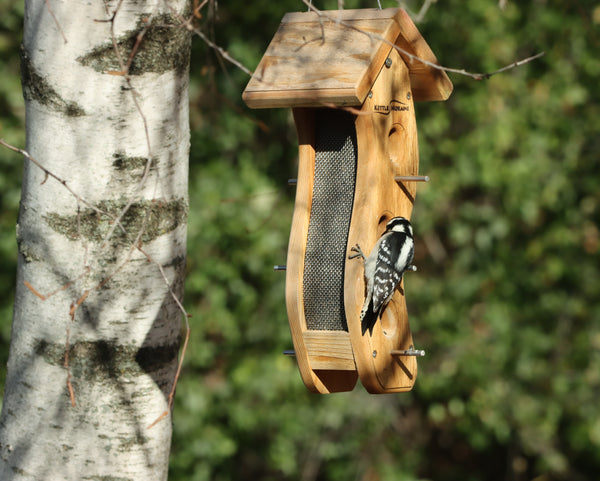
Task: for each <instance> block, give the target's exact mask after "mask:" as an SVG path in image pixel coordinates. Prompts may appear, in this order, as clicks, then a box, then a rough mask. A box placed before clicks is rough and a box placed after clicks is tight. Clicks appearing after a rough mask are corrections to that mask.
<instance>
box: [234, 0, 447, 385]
mask: <svg viewBox="0 0 600 481" xmlns="http://www.w3.org/2000/svg"><path fill="white" fill-rule="evenodd" d="M436 64H437V60H436V58H435V55H434V54H433V52H432V51H431V49H430V48H429V46H428V45H427V43H426V42H425V40H424V39H423V37H422V36H421V34H420V33H419V31H418V30H417V28H416V27H415V25H414V24H413V22H412V21H411V19H410V17H409V16H408V15H407V13H406V12H405V11H404V10H403V9H399V8H389V9H384V10H375V9H361V10H339V11H327V12H318V13H317V12H305V13H287V14H286V15H285V16H284V17H283V20H282V22H281V25H280V26H279V29H278V30H277V32H276V33H275V36H274V37H273V39H272V41H271V43H270V45H269V46H268V48H267V51H266V52H265V54H264V56H263V58H262V60H261V61H260V63H259V65H258V67H257V68H256V71H255V72H254V74H253V76H252V79H251V80H250V82H249V83H248V86H247V87H246V89H245V91H244V93H243V99H244V101H245V102H246V104H247V105H248V106H249V107H251V108H274V107H291V108H292V109H293V116H294V121H295V124H296V129H297V133H298V140H299V165H298V178H297V187H296V202H295V208H294V215H293V220H292V228H291V234H290V241H289V247H288V255H287V264H286V305H287V313H288V318H289V324H290V330H291V333H292V339H293V343H294V351H295V356H296V359H297V362H298V367H299V370H300V373H301V376H302V379H303V381H304V383H305V385H306V386H307V388H308V389H310V390H311V391H313V392H319V393H330V392H338V391H350V390H352V389H353V388H354V385H355V384H356V381H357V378H359V377H360V380H361V382H362V384H363V385H364V386H365V388H366V389H367V390H368V391H369V392H371V393H390V392H400V391H408V390H410V389H412V386H413V384H414V382H415V378H416V375H417V361H416V355H418V354H420V353H421V351H418V350H416V349H414V344H413V340H412V335H411V331H410V327H409V323H408V315H407V310H406V302H405V298H404V291H403V287H402V286H400V288H399V289H398V290H397V291H396V292H395V294H394V296H393V298H392V300H391V301H390V303H389V304H388V306H387V307H386V308H385V310H384V311H383V313H382V315H381V319H380V321H378V322H377V323H376V325H375V328H374V329H373V332H372V333H369V332H367V333H366V334H364V335H363V334H362V332H361V325H360V324H361V323H360V311H361V308H362V305H363V302H364V299H365V280H364V270H363V269H364V266H363V263H362V262H361V261H360V260H358V259H349V258H348V257H349V254H350V250H351V248H352V247H353V246H355V245H356V244H359V245H360V246H361V248H362V249H363V250H364V252H365V254H367V255H368V254H369V252H370V251H371V249H372V247H373V245H374V244H375V243H376V241H377V239H378V238H379V237H380V236H381V234H382V233H383V232H384V229H385V226H386V224H387V222H388V221H389V220H390V219H391V218H393V217H396V216H403V217H406V218H407V219H410V215H411V212H412V207H413V204H414V201H415V195H416V182H418V181H420V180H424V179H425V177H424V176H419V171H418V167H419V156H418V144H417V127H416V121H415V113H414V102H415V101H424V100H445V99H447V98H448V97H449V95H450V93H451V92H452V83H451V82H450V80H449V79H448V77H447V75H446V74H445V73H444V72H443V71H442V70H440V69H436V68H435V67H434V66H435V65H436ZM417 237H418V234H417Z"/></svg>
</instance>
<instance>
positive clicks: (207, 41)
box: [169, 5, 252, 76]
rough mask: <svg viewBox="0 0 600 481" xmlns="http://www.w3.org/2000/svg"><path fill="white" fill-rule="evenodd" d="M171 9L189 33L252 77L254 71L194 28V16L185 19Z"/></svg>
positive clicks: (171, 7)
mask: <svg viewBox="0 0 600 481" xmlns="http://www.w3.org/2000/svg"><path fill="white" fill-rule="evenodd" d="M169 8H170V9H171V12H172V13H173V15H174V16H175V17H176V18H177V19H178V20H179V21H180V22H181V25H183V26H184V27H185V28H186V29H187V30H188V31H190V32H192V33H194V34H196V35H198V37H200V38H201V39H202V41H203V42H204V43H205V44H206V45H208V46H209V47H210V48H212V49H213V50H214V51H216V52H217V53H218V54H219V55H220V56H221V57H223V58H224V59H225V60H227V61H228V62H229V63H231V64H233V65H235V66H236V67H237V68H239V69H240V70H241V71H242V72H244V73H246V74H248V75H249V76H252V70H250V69H249V68H247V67H246V66H245V65H244V64H242V63H241V62H240V61H239V60H236V59H235V58H233V57H232V56H231V55H229V53H227V51H226V50H224V49H222V48H221V47H219V46H218V45H217V44H216V43H214V42H213V41H212V40H210V39H209V38H208V37H207V36H206V35H205V34H204V32H202V30H200V29H199V28H198V27H196V26H194V24H193V19H194V16H193V15H192V17H191V18H189V19H185V18H184V17H183V16H182V15H181V14H180V13H179V12H178V11H177V10H175V8H174V7H173V6H171V5H169Z"/></svg>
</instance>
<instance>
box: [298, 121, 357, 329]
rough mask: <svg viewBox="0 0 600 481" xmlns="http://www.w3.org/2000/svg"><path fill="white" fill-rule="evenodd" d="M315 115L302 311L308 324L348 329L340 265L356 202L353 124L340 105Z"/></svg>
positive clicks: (344, 259)
mask: <svg viewBox="0 0 600 481" xmlns="http://www.w3.org/2000/svg"><path fill="white" fill-rule="evenodd" d="M315 117H316V122H315V123H316V126H315V128H316V136H315V178H314V185H313V194H312V207H311V211H310V220H309V224H308V238H307V243H306V255H305V259H304V282H303V290H304V316H305V318H306V325H307V326H306V327H307V328H308V329H309V330H316V331H323V330H331V331H347V330H348V326H347V323H346V314H345V311H344V266H345V262H346V245H347V243H348V231H349V229H350V218H351V216H352V204H353V202H354V184H355V179H356V157H357V150H356V130H355V128H354V117H353V116H352V115H351V114H349V113H347V112H344V111H343V110H331V109H327V110H322V111H319V112H318V113H317V115H316V116H315Z"/></svg>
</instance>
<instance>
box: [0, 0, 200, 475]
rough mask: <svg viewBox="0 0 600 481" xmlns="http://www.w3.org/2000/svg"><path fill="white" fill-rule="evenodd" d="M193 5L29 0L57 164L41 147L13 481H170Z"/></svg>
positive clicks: (35, 84) (16, 320)
mask: <svg viewBox="0 0 600 481" xmlns="http://www.w3.org/2000/svg"><path fill="white" fill-rule="evenodd" d="M186 7H187V5H186V2H185V1H184V0H172V1H169V2H167V1H164V0H149V1H145V2H132V1H128V0H126V1H124V2H119V1H116V0H111V1H104V2H101V1H96V2H82V1H79V0H52V1H50V2H44V1H43V0H26V1H25V28H24V39H23V49H22V80H23V92H24V97H25V100H26V116H27V118H26V122H27V132H26V134H27V145H26V151H27V152H28V154H29V156H30V157H31V158H32V159H34V160H35V161H37V162H38V163H40V164H41V165H42V167H43V168H40V167H38V166H36V165H35V164H34V163H33V162H32V161H30V160H28V159H27V158H26V159H25V164H24V177H23V187H22V199H21V208H20V213H19V219H18V229H17V241H18V247H19V264H18V274H17V292H16V299H15V309H14V316H13V327H12V338H11V345H10V356H9V363H8V377H7V380H6V389H5V395H4V400H3V405H2V413H1V415H0V457H1V459H2V463H1V466H0V479H2V480H3V481H8V480H36V481H40V480H53V481H55V480H82V479H97V480H100V479H106V480H108V479H111V480H144V481H146V480H162V479H166V478H167V466H168V456H169V446H170V440H171V419H170V411H169V409H168V408H169V403H168V396H169V393H170V391H171V388H172V384H173V380H174V376H175V370H176V367H177V355H178V348H179V342H180V333H181V330H180V326H181V319H182V309H180V308H179V307H178V304H177V302H176V300H175V298H177V299H181V296H182V293H183V276H184V270H185V239H186V220H187V206H188V198H187V169H188V167H187V160H188V152H189V128H188V104H187V102H188V98H187V88H188V66H189V54H190V36H189V35H188V32H187V31H186V29H185V28H184V27H182V26H181V25H180V23H181V22H180V21H179V20H178V19H179V18H180V17H179V14H181V13H182V12H183V10H184V9H185V8H186ZM50 8H51V10H50ZM111 19H112V21H111ZM65 40H66V42H65ZM117 48H118V51H119V55H116V53H115V49H117ZM132 51H134V53H135V55H134V56H133V57H132ZM131 59H132V60H131ZM123 68H125V70H127V72H128V73H127V75H123V73H122V72H121V73H120V74H119V71H121V70H123ZM44 169H46V170H44ZM161 268H162V273H161ZM163 273H164V275H163ZM166 410H167V412H168V415H167V416H165V418H164V419H162V420H161V421H160V422H158V423H156V424H155V425H154V426H152V427H150V428H149V426H150V425H151V424H152V423H153V422H154V421H155V420H156V419H157V418H158V417H159V416H160V415H161V413H164V412H165V411H166Z"/></svg>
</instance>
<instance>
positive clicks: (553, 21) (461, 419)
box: [0, 0, 600, 481]
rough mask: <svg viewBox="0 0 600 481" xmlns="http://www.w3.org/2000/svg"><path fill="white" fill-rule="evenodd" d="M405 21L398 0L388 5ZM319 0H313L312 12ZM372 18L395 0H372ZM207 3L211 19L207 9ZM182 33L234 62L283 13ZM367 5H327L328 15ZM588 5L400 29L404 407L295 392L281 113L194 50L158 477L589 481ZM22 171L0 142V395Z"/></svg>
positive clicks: (15, 32) (227, 11) (478, 9)
mask: <svg viewBox="0 0 600 481" xmlns="http://www.w3.org/2000/svg"><path fill="white" fill-rule="evenodd" d="M400 3H401V4H402V6H404V7H405V8H407V9H408V10H409V12H411V13H412V14H413V15H414V14H416V13H417V12H418V11H419V9H420V7H421V2H417V1H407V2H400ZM337 4H338V2H337V1H335V0H328V1H325V0H323V1H321V2H319V1H317V0H315V5H316V6H317V7H319V8H322V9H333V8H336V7H337ZM382 4H383V6H384V7H392V6H396V5H397V2H395V1H392V0H382ZM209 6H210V8H209ZM209 6H207V7H205V8H204V9H203V11H202V12H203V18H202V19H201V20H200V21H199V24H200V26H201V28H202V30H203V31H204V32H205V33H206V34H207V35H208V36H209V37H210V38H212V39H213V40H214V41H215V42H216V43H217V44H218V45H220V46H221V47H223V48H224V49H226V50H227V51H228V52H229V53H230V54H231V55H232V56H233V57H235V58H236V59H238V60H240V61H241V62H242V63H244V64H245V65H246V66H248V67H249V68H250V69H253V68H254V67H255V66H256V65H257V63H258V61H259V59H260V57H261V56H262V54H263V52H264V50H265V49H266V46H267V44H268V42H269V41H270V39H271V37H272V35H273V34H274V32H275V30H276V29H277V26H278V24H279V21H280V19H281V17H282V16H283V14H284V13H285V12H287V11H304V10H306V7H305V6H304V5H303V4H302V3H301V2H300V1H299V0H279V1H277V2H274V1H266V0H256V1H253V2H245V1H241V0H230V1H228V2H219V3H218V8H217V4H216V3H215V2H212V1H211V2H210V4H209ZM376 6H377V2H376V1H375V0H373V1H369V2H366V1H359V0H354V1H351V0H346V1H345V7H346V8H357V7H376ZM22 9H23V6H22V4H21V2H15V1H14V0H0V72H1V73H0V137H2V138H4V139H5V140H6V141H8V142H9V143H12V144H14V145H17V146H24V109H23V100H22V96H21V90H20V80H19V54H18V49H19V42H20V37H21V29H22V15H23V12H22ZM599 27H600V3H598V2H594V1H587V0H565V1H561V2H548V1H545V0H536V1H519V2H514V1H510V0H508V1H505V2H504V1H501V2H500V3H499V2H498V1H497V0H470V1H468V2H465V1H458V0H449V1H445V2H437V3H436V2H433V3H432V5H431V8H430V9H429V11H428V12H427V15H426V16H425V18H424V20H423V21H421V22H419V24H418V28H419V29H420V31H421V33H422V34H423V36H424V37H425V39H426V40H427V41H428V43H429V45H430V46H431V47H432V49H433V50H434V52H435V53H436V55H437V56H438V58H439V59H440V62H441V63H442V64H443V65H445V66H449V67H455V68H464V69H467V70H469V71H472V72H489V71H493V70H496V69H497V68H500V67H502V66H504V65H507V64H510V63H512V62H514V61H516V60H518V59H521V58H525V57H529V56H530V55H533V54H536V53H538V52H541V51H544V52H546V54H545V56H544V57H542V58H540V59H538V60H536V61H534V62H532V63H529V64H527V65H524V66H521V67H519V68H515V69H512V70H509V71H507V72H505V73H502V74H499V75H497V76H494V77H492V78H491V79H489V80H487V81H475V80H473V79H470V78H467V77H464V76H460V75H454V74H452V75H450V77H451V79H452V81H453V83H454V93H453V95H452V97H451V98H450V99H449V100H448V101H447V102H443V103H428V104H425V103H423V104H418V105H417V106H416V109H417V122H418V125H419V145H420V154H421V173H422V174H427V175H429V176H430V177H431V179H432V181H431V182H430V183H429V184H427V185H420V186H419V193H418V196H417V200H416V204H415V210H414V213H413V226H414V229H415V237H416V242H417V248H416V264H417V265H418V266H419V271H418V273H416V274H411V275H410V278H409V279H407V282H406V285H405V289H406V297H407V301H408V308H409V315H410V322H411V328H412V331H413V337H414V339H415V343H416V347H417V348H420V349H425V350H426V351H427V356H426V357H425V358H421V359H419V376H418V379H417V382H416V385H415V388H414V390H413V391H412V392H410V393H405V394H396V395H380V396H374V395H369V394H367V393H366V392H365V391H364V389H363V388H362V387H361V386H360V385H358V386H357V387H356V388H355V390H354V391H353V392H351V393H342V394H335V395H328V396H321V395H315V394H310V393H309V392H308V391H306V389H305V388H304V386H303V384H302V381H301V379H300V375H299V373H298V370H297V368H296V365H295V361H294V359H293V358H287V357H284V356H283V355H282V351H283V350H284V349H289V348H291V347H292V343H291V338H290V335H289V328H288V324H287V316H286V313H285V300H284V278H285V274H284V273H278V272H273V270H272V266H273V265H274V264H285V261H286V247H287V240H288V234H289V229H290V224H291V216H292V209H293V198H294V190H293V188H290V187H288V186H287V182H286V181H287V179H288V178H290V177H295V176H296V156H297V150H296V149H297V147H296V135H295V130H294V127H293V123H292V120H291V116H290V112H289V111H288V110H285V109H284V110H265V111H251V110H249V109H247V108H246V107H245V105H244V104H243V102H242V101H241V92H242V91H243V89H244V87H245V85H246V83H247V81H248V77H247V76H246V75H245V74H244V73H243V72H241V71H240V70H238V69H236V68H235V67H232V66H231V65H229V64H227V63H226V62H224V61H222V60H220V59H218V58H217V57H216V56H215V54H214V52H213V51H212V50H210V49H209V48H207V47H206V45H205V44H204V43H203V42H202V41H201V40H200V39H199V38H196V39H195V42H194V47H193V55H192V65H191V70H192V72H191V75H192V77H191V90H190V94H191V98H190V105H191V126H192V149H191V165H190V167H191V170H190V219H189V237H188V246H189V251H188V256H189V257H188V277H187V284H186V298H185V305H186V307H187V309H188V311H189V312H190V313H191V314H192V316H193V317H192V319H191V323H192V337H191V342H190V346H189V350H188V353H187V357H186V361H185V367H184V371H183V374H182V378H181V380H180V383H179V386H178V391H177V398H176V407H175V415H174V422H175V425H174V429H175V431H174V440H173V449H172V461H171V477H170V479H171V480H173V481H179V480H195V481H196V480H199V481H203V480H211V481H213V480H214V481H221V480H223V481H225V480H242V479H244V480H246V479H257V480H265V481H266V480H302V481H313V480H314V481H348V480H360V481H363V480H364V481H367V480H368V481H379V480H381V481H388V480H389V481H404V480H406V481H408V480H432V481H454V480H456V481H458V480H460V481H470V480H473V481H480V480H482V481H522V480H537V481H550V480H569V481H579V480H582V481H583V480H590V481H592V480H597V479H598V473H599V472H600V276H599V267H600V252H599V238H600V235H599V230H598V229H599V225H600V205H599V204H600V190H599V188H598V185H599V183H600V168H599V165H598V152H599V151H600V111H599V110H600V103H599V100H600V99H599V95H598V86H597V85H598V82H599V77H600V54H599V52H600V28H599ZM21 168H22V159H21V157H20V156H18V155H16V154H13V153H12V152H10V151H8V150H7V149H0V228H1V231H0V265H1V268H0V292H2V296H1V297H0V366H2V368H1V369H0V373H1V374H0V381H3V380H4V376H5V374H6V372H5V369H4V365H5V363H6V358H7V354H8V342H9V336H10V322H11V315H12V314H11V313H12V294H13V291H14V282H15V281H14V276H15V268H16V242H15V221H16V214H17V209H18V202H19V188H20V173H21Z"/></svg>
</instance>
